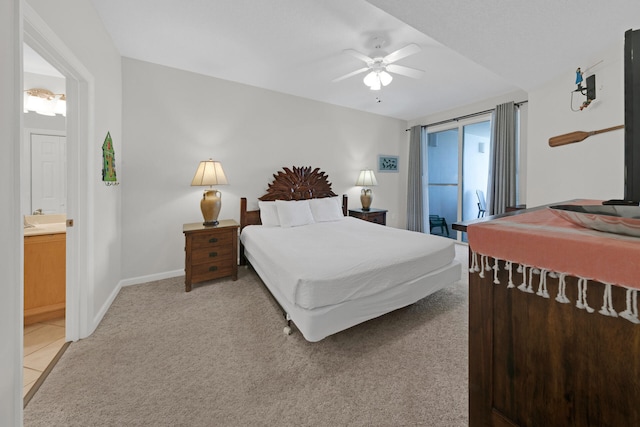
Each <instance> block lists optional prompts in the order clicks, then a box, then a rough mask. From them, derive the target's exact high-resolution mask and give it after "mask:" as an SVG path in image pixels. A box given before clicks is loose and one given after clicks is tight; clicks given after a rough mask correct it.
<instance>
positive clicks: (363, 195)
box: [356, 169, 378, 211]
mask: <svg viewBox="0 0 640 427" xmlns="http://www.w3.org/2000/svg"><path fill="white" fill-rule="evenodd" d="M356 185H357V186H359V187H365V188H363V189H362V191H361V192H360V203H362V210H363V211H368V210H369V208H370V207H371V201H372V200H373V193H372V192H371V189H370V188H366V187H373V186H376V185H378V181H376V176H375V175H374V174H373V171H372V170H371V169H362V170H361V171H360V175H358V179H357V180H356Z"/></svg>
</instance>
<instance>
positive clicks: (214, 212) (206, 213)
mask: <svg viewBox="0 0 640 427" xmlns="http://www.w3.org/2000/svg"><path fill="white" fill-rule="evenodd" d="M221 196H222V193H220V192H219V191H218V190H204V194H203V195H202V200H200V210H202V217H203V218H204V222H203V223H202V225H204V226H205V227H214V226H216V225H218V215H219V214H220V207H221V206H222V200H221Z"/></svg>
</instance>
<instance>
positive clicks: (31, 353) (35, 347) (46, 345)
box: [22, 317, 65, 397]
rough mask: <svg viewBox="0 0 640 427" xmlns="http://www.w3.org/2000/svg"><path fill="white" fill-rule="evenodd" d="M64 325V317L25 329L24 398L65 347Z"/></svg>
mask: <svg viewBox="0 0 640 427" xmlns="http://www.w3.org/2000/svg"><path fill="white" fill-rule="evenodd" d="M64 325H65V320H64V317H62V318H60V319H54V320H47V321H46V322H41V323H34V324H32V325H28V326H25V327H24V361H23V362H24V364H23V368H22V369H23V391H22V396H23V397H24V396H26V394H27V393H28V392H29V390H31V387H32V386H33V385H34V384H35V382H36V381H37V380H38V378H39V377H40V375H41V374H42V372H43V371H44V370H45V369H47V366H49V363H50V362H51V360H53V358H54V357H55V355H56V354H58V351H60V349H61V348H62V346H63V345H64V341H65V340H64V335H65V332H64Z"/></svg>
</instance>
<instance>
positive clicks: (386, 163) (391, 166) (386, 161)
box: [378, 154, 398, 173]
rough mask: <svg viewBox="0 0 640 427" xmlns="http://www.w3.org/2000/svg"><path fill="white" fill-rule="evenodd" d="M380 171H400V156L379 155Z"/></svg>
mask: <svg viewBox="0 0 640 427" xmlns="http://www.w3.org/2000/svg"><path fill="white" fill-rule="evenodd" d="M378 172H396V173H397V172H398V156H387V155H383V154H380V155H379V156H378Z"/></svg>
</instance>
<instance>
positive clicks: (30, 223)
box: [24, 214, 67, 237]
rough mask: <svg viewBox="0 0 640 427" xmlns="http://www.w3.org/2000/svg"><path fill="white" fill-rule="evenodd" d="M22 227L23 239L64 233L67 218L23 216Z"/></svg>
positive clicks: (60, 215) (63, 216) (61, 216)
mask: <svg viewBox="0 0 640 427" xmlns="http://www.w3.org/2000/svg"><path fill="white" fill-rule="evenodd" d="M24 225H25V226H24V236H25V237H29V236H40V235H43V234H60V233H66V232H67V216H66V215H64V214H56V215H25V217H24Z"/></svg>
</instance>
